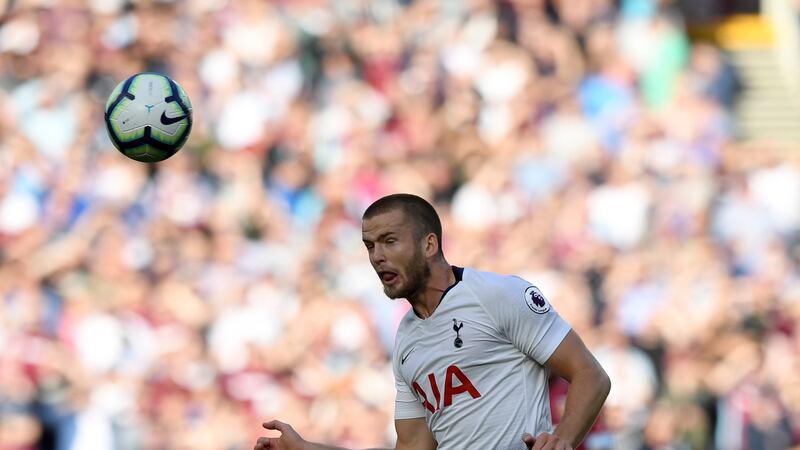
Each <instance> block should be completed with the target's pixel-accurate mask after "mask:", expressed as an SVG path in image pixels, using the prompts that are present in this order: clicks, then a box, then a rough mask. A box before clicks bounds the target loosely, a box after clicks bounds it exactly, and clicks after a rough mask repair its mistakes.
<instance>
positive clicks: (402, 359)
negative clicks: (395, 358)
mask: <svg viewBox="0 0 800 450" xmlns="http://www.w3.org/2000/svg"><path fill="white" fill-rule="evenodd" d="M415 348H417V347H411V350H409V351H408V353H406V355H405V356H403V357H402V358H400V364H405V362H406V360H407V359H408V355H410V354H411V352H413V351H414V349H415Z"/></svg>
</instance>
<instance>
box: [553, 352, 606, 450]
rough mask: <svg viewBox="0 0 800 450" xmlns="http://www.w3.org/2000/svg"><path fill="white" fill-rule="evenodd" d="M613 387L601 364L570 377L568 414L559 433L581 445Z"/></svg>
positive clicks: (559, 427) (566, 408)
mask: <svg viewBox="0 0 800 450" xmlns="http://www.w3.org/2000/svg"><path fill="white" fill-rule="evenodd" d="M610 389H611V381H610V380H609V378H608V375H607V374H606V373H605V371H603V369H601V368H600V367H599V366H597V368H595V369H587V370H584V371H581V372H578V373H576V374H575V375H574V376H573V377H572V380H570V385H569V390H568V391H567V401H566V405H565V406H564V415H563V417H562V418H561V421H560V423H559V424H558V427H556V430H555V434H556V435H558V436H561V437H562V438H564V439H566V440H568V441H569V442H571V443H572V446H573V448H575V447H577V446H578V445H579V444H580V443H581V442H582V441H583V438H584V437H585V436H586V433H588V432H589V430H590V429H591V428H592V425H593V424H594V421H595V420H596V419H597V415H598V414H599V413H600V408H602V406H603V402H605V400H606V397H607V396H608V391H609V390H610Z"/></svg>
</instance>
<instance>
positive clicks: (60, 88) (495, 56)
mask: <svg viewBox="0 0 800 450" xmlns="http://www.w3.org/2000/svg"><path fill="white" fill-rule="evenodd" d="M0 11H2V14H3V15H2V19H0V449H2V450H27V449H43V450H51V449H52V450H95V449H96V450H106V449H113V450H117V449H119V450H134V449H192V450H204V449H208V450H211V449H222V450H237V449H248V448H252V446H253V445H254V442H255V439H256V438H257V437H258V436H259V435H262V431H263V430H261V428H260V424H261V422H262V421H263V420H266V419H271V418H279V419H281V420H284V421H287V422H290V423H292V424H293V425H294V426H295V427H296V429H298V430H300V431H301V432H302V434H303V435H304V436H305V437H306V438H309V439H315V440H322V441H326V442H328V443H331V444H340V445H348V446H353V447H359V446H360V447H365V446H379V445H393V444H394V438H395V436H394V431H393V425H392V420H393V419H392V417H393V415H392V414H393V406H394V405H393V399H394V385H393V378H392V371H391V367H390V353H391V348H392V342H393V336H394V332H395V329H396V326H397V323H398V321H399V319H400V317H401V316H402V315H403V314H404V313H405V312H406V311H407V309H408V306H407V303H406V302H403V301H394V302H393V301H390V300H388V299H386V298H385V297H384V295H383V293H382V290H381V287H380V285H379V283H378V279H377V277H376V276H375V274H374V273H373V272H372V270H371V268H370V266H369V263H368V260H367V254H366V251H365V250H364V249H363V245H362V243H361V242H360V215H361V213H362V211H363V210H364V209H365V208H366V206H367V205H368V204H369V203H370V202H371V201H373V200H374V199H376V198H378V197H380V196H382V195H385V194H388V193H393V192H399V191H402V192H412V193H416V194H419V195H422V196H424V197H425V198H427V199H429V200H431V201H432V202H434V204H435V206H436V207H437V209H438V210H439V211H440V213H441V215H442V219H443V222H444V228H445V238H444V250H445V254H446V256H447V257H448V259H449V261H450V262H451V263H453V264H457V265H461V266H470V267H474V268H478V269H481V270H490V271H497V272H501V273H514V274H519V275H522V276H523V277H525V278H527V279H529V280H530V281H532V282H533V283H535V284H537V285H538V286H539V287H540V288H541V289H542V291H543V292H544V293H545V295H547V296H548V297H549V298H550V299H551V301H552V303H553V304H554V305H555V306H556V308H557V309H558V310H559V311H560V313H561V314H562V315H563V316H564V317H565V318H566V319H567V320H568V321H569V322H570V323H571V324H572V326H573V327H574V328H575V329H576V330H577V331H578V332H579V333H580V334H581V335H582V336H583V338H584V340H585V341H586V342H587V344H588V345H589V346H590V347H591V349H592V350H593V351H594V352H595V354H596V355H597V357H598V359H599V360H600V361H601V363H602V364H603V366H604V367H605V369H606V370H607V371H608V372H609V374H610V375H611V378H612V380H613V388H612V391H611V394H610V396H609V398H608V401H607V403H606V406H605V408H604V410H603V412H602V416H601V417H600V420H599V421H598V423H597V424H596V426H595V427H594V429H593V430H592V432H591V434H590V435H589V437H588V439H587V441H586V443H585V444H584V446H583V448H586V449H612V448H613V449H725V450H727V449H731V450H735V449H752V450H756V449H765V450H766V449H770V450H771V449H787V448H792V447H794V448H798V447H797V446H798V445H799V444H800V270H799V267H798V260H800V246H799V245H798V244H800V239H799V238H800V234H799V233H798V231H800V159H799V158H798V156H799V155H800V153H798V150H800V34H798V27H800V2H798V1H796V0H762V1H758V0H750V1H747V0H697V1H693V0H686V1H669V0H666V1H659V0H622V1H612V0H503V1H492V0H336V1H332V0H284V1H262V0H239V1H233V0H230V1H226V0H191V1H190V0H185V1H180V0H172V1H170V0H161V1H158V0H138V1H129V0H17V1H13V0H0ZM140 71H158V72H162V73H165V74H167V75H169V76H171V77H173V78H175V79H176V80H177V81H178V82H179V83H180V84H181V85H182V86H183V87H184V88H185V90H186V91H187V93H188V95H189V96H190V98H191V100H192V103H193V106H194V111H195V121H194V130H193V133H192V136H191V138H190V140H189V142H188V144H187V146H186V147H185V148H184V149H183V150H182V151H181V152H179V153H178V154H177V155H176V156H174V157H173V158H171V159H169V160H167V161H166V162H163V163H159V164H157V165H147V164H141V163H137V162H135V161H131V160H129V159H127V158H125V157H123V156H122V155H121V154H119V153H118V152H117V151H116V150H115V149H114V148H113V146H112V145H111V143H110V142H109V140H108V138H107V136H106V131H105V129H104V126H103V120H102V115H103V105H104V103H105V100H106V97H107V96H108V95H109V93H110V92H111V90H112V88H113V87H114V85H116V84H117V83H118V82H120V81H121V80H123V79H125V78H126V77H128V76H130V75H131V74H133V73H136V72H140ZM564 393H565V383H564V382H563V381H561V380H556V379H554V380H552V386H551V396H552V399H551V400H552V404H553V409H554V412H555V414H554V415H555V416H556V419H557V418H558V415H559V412H560V410H561V408H562V407H563V402H564ZM464 448H467V447H466V446H465V447H464Z"/></svg>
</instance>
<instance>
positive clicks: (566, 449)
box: [522, 433, 572, 450]
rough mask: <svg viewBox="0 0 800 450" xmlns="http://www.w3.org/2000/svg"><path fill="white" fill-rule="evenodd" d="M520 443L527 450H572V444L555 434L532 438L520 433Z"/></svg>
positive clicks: (530, 435) (529, 435)
mask: <svg viewBox="0 0 800 450" xmlns="http://www.w3.org/2000/svg"><path fill="white" fill-rule="evenodd" d="M522 442H524V443H525V445H527V446H528V450H572V444H570V443H569V442H568V441H567V440H566V439H564V438H562V437H560V436H556V435H555V434H550V433H542V434H540V435H539V436H536V437H533V435H532V434H530V433H522Z"/></svg>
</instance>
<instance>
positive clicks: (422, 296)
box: [408, 258, 456, 319]
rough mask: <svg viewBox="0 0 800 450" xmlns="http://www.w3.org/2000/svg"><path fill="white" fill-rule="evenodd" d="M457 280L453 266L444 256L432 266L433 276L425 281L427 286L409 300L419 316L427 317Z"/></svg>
mask: <svg viewBox="0 0 800 450" xmlns="http://www.w3.org/2000/svg"><path fill="white" fill-rule="evenodd" d="M455 282H456V276H455V274H454V273H453V268H452V266H450V264H449V263H448V262H447V261H446V260H445V259H444V258H442V259H441V260H440V261H437V262H436V263H435V264H433V265H432V266H431V276H430V278H428V282H427V283H425V288H424V289H423V290H422V291H421V292H418V293H416V294H415V295H413V296H411V297H409V298H408V302H409V303H411V307H412V308H414V312H415V313H416V314H417V316H418V317H419V318H421V319H427V318H428V317H430V316H431V315H433V312H434V311H435V310H436V307H438V306H439V302H440V301H441V300H442V294H444V291H446V290H447V288H449V287H450V286H451V285H453V283H455Z"/></svg>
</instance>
